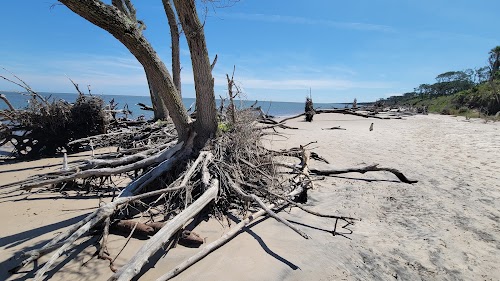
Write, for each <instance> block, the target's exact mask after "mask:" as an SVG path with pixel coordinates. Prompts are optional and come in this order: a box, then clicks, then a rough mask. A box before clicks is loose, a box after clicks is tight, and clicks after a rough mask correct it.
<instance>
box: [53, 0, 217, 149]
mask: <svg viewBox="0 0 500 281" xmlns="http://www.w3.org/2000/svg"><path fill="white" fill-rule="evenodd" d="M59 2H61V3H62V4H64V5H65V6H66V7H68V8H69V9H70V10H72V11H73V12H75V13H76V14H78V15H80V16H81V17H83V18H85V19H86V20H88V21H89V22H91V23H93V24H95V25H97V26H99V27H101V28H102V29H104V30H106V31H108V32H109V33H111V35H113V36H114V37H115V38H116V39H118V40H119V41H120V42H121V43H122V44H123V45H125V47H127V49H128V50H129V51H130V52H131V53H132V54H133V55H134V56H135V57H136V58H137V60H138V61H139V62H140V63H141V64H142V66H143V67H144V70H145V72H146V76H147V77H148V80H149V83H150V84H151V86H152V88H153V89H154V90H156V91H158V98H159V100H160V101H163V104H164V105H165V106H166V107H167V109H168V111H169V113H170V116H171V117H172V121H173V122H174V124H175V127H176V129H177V132H178V134H179V139H180V140H185V139H187V136H188V134H189V127H190V124H189V123H190V120H189V116H188V115H187V111H186V109H185V108H184V105H183V104H182V100H181V97H180V96H179V95H178V94H177V90H176V88H175V85H174V83H173V81H172V77H171V76H170V73H169V72H168V70H167V68H166V67H165V64H163V62H162V61H161V59H160V58H159V57H158V55H157V53H156V52H155V50H154V49H153V47H152V46H151V45H150V44H149V42H148V41H147V39H146V38H145V37H144V35H143V34H142V30H143V28H144V27H143V25H142V24H141V23H140V22H139V21H137V20H134V18H135V11H133V14H132V17H131V15H130V14H128V15H127V13H126V12H124V8H123V6H119V7H116V6H112V5H107V4H105V3H103V2H101V1H99V0H60V1H59ZM125 3H126V4H127V8H129V7H131V3H130V1H125ZM129 5H130V6H129ZM195 11H196V10H195ZM203 42H204V41H203ZM207 59H208V58H207ZM210 77H211V76H210ZM212 95H213V94H212ZM161 104H162V103H161V102H159V103H157V104H156V105H157V106H160V105H161ZM214 107H215V106H214ZM214 118H215V114H214Z"/></svg>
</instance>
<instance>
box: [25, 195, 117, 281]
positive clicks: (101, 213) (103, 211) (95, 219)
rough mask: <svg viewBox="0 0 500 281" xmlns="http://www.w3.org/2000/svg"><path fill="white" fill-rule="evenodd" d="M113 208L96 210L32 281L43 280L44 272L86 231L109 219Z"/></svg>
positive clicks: (108, 205) (106, 207)
mask: <svg viewBox="0 0 500 281" xmlns="http://www.w3.org/2000/svg"><path fill="white" fill-rule="evenodd" d="M113 211H114V208H112V205H110V204H107V205H105V206H103V207H101V208H99V209H98V211H97V213H96V215H95V217H93V218H92V219H91V220H90V221H88V222H87V223H86V224H84V225H83V226H82V227H80V228H79V229H78V230H77V231H76V232H74V233H73V234H71V236H70V237H68V239H66V241H65V242H64V245H62V246H61V247H59V248H58V249H57V251H56V252H55V253H54V254H53V255H52V257H51V258H50V260H49V261H48V262H46V263H45V264H44V266H43V267H42V268H40V269H39V270H38V271H37V273H36V275H35V278H34V280H35V281H40V280H43V279H44V275H45V272H47V271H48V270H49V269H50V268H51V266H52V265H53V264H54V263H55V262H56V261H57V259H59V257H60V256H62V254H64V252H66V250H67V249H69V247H70V246H71V245H72V244H73V242H75V241H76V240H77V239H78V238H80V237H81V236H82V235H83V234H85V233H86V232H87V231H89V230H90V228H92V227H93V226H94V225H96V224H98V223H99V222H101V221H102V220H103V219H104V218H106V217H109V216H110V215H111V214H113Z"/></svg>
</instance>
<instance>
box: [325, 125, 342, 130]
mask: <svg viewBox="0 0 500 281" xmlns="http://www.w3.org/2000/svg"><path fill="white" fill-rule="evenodd" d="M321 130H347V129H345V128H341V127H340V126H334V127H331V128H324V129H321Z"/></svg>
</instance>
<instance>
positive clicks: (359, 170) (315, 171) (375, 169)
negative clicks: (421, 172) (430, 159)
mask: <svg viewBox="0 0 500 281" xmlns="http://www.w3.org/2000/svg"><path fill="white" fill-rule="evenodd" d="M378 171H384V172H391V173H393V174H394V175H395V176H396V177H398V179H399V180H400V181H401V182H404V183H410V184H411V183H417V182H418V181H416V180H410V179H408V178H407V177H406V176H405V175H404V174H403V173H401V172H400V171H399V170H397V169H394V168H383V167H378V164H373V165H369V166H365V167H359V168H348V169H340V170H333V169H332V170H318V169H311V173H313V174H315V175H321V176H330V175H339V174H345V173H361V174H364V173H366V172H378Z"/></svg>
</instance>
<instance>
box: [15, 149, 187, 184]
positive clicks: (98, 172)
mask: <svg viewBox="0 0 500 281" xmlns="http://www.w3.org/2000/svg"><path fill="white" fill-rule="evenodd" d="M182 145H183V143H182V142H181V143H178V144H177V145H175V146H173V147H171V148H168V149H166V150H164V151H162V152H161V153H159V154H157V155H155V156H152V157H149V158H146V159H143V160H140V161H137V162H133V163H130V164H127V165H124V166H119V167H115V168H102V169H89V170H84V171H79V172H75V173H72V174H70V175H66V176H61V177H57V178H51V179H47V180H41V181H37V182H33V183H28V184H24V185H21V187H20V189H21V190H30V189H33V188H36V187H41V186H45V185H51V184H58V183H61V182H67V181H71V180H74V179H78V178H88V177H98V176H111V175H116V174H121V173H126V172H130V171H133V170H137V169H141V168H145V167H149V166H151V165H155V164H157V163H159V162H162V161H165V159H167V160H169V159H172V158H171V157H172V156H173V155H174V154H175V153H176V152H178V151H179V150H180V149H181V148H182Z"/></svg>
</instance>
